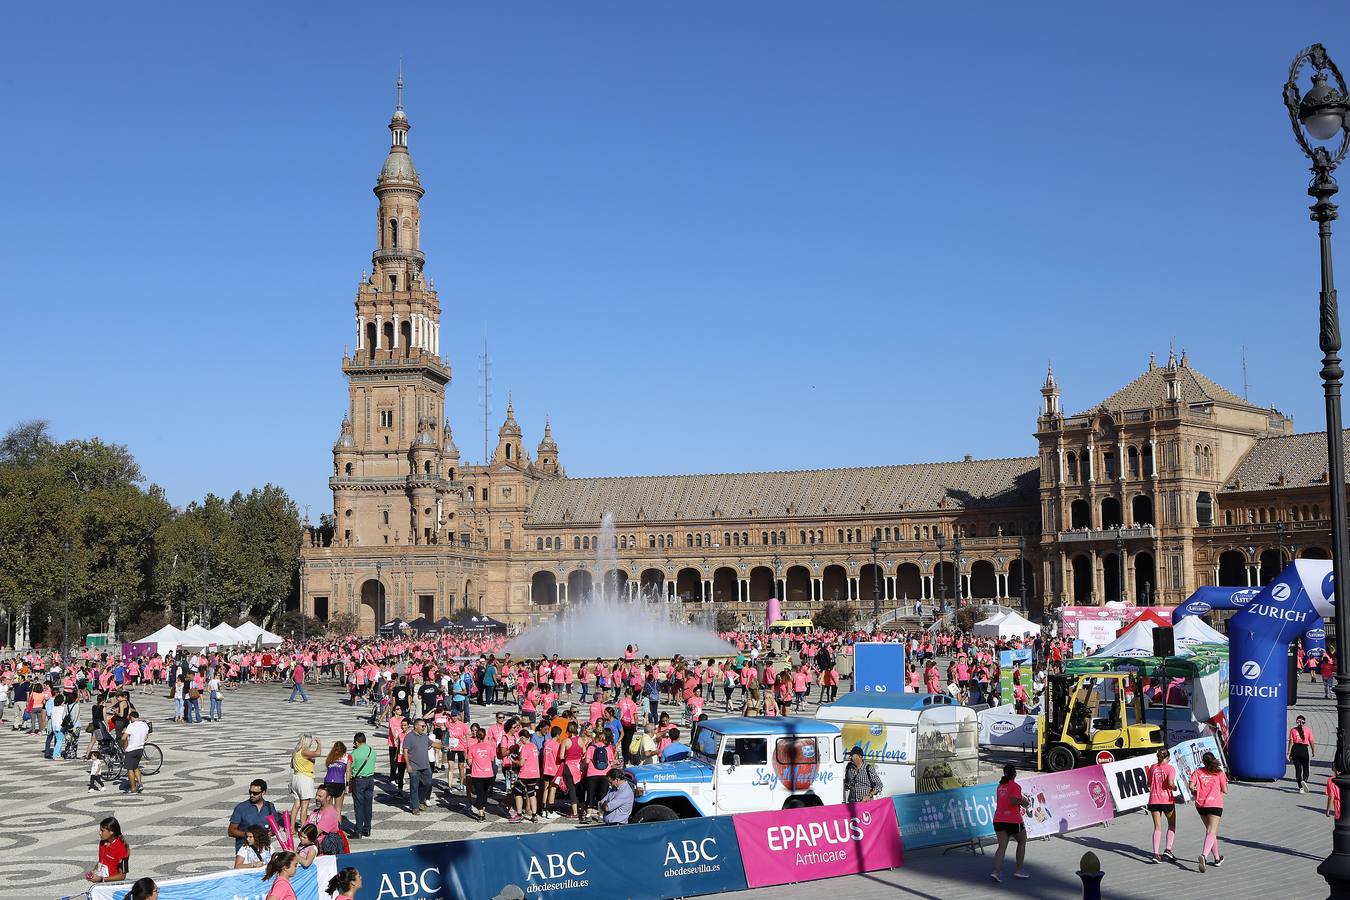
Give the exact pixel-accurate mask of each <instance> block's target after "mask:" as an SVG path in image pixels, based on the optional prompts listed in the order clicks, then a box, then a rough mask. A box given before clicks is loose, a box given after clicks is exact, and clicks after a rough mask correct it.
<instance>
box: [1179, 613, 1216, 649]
mask: <svg viewBox="0 0 1350 900" xmlns="http://www.w3.org/2000/svg"><path fill="white" fill-rule="evenodd" d="M1172 627H1173V629H1174V631H1173V632H1172V635H1173V639H1174V640H1175V642H1176V645H1177V646H1178V647H1187V648H1189V647H1191V646H1192V645H1193V644H1226V643H1228V638H1226V637H1224V636H1223V633H1222V632H1219V631H1215V630H1214V629H1213V628H1211V627H1210V625H1209V623H1208V622H1206V621H1205V620H1204V619H1202V618H1200V617H1199V616H1187V617H1186V618H1184V619H1182V620H1181V621H1180V622H1178V623H1176V625H1174V626H1172Z"/></svg>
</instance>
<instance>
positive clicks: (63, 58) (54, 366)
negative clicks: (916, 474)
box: [0, 2, 1350, 517]
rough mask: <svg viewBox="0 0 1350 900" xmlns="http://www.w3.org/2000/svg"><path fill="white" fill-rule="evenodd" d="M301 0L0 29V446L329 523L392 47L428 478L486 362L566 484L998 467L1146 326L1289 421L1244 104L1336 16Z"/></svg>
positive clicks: (1290, 359) (1134, 9)
mask: <svg viewBox="0 0 1350 900" xmlns="http://www.w3.org/2000/svg"><path fill="white" fill-rule="evenodd" d="M300 6H301V5H300V4H276V3H267V4H246V3H231V4H226V5H224V6H221V5H216V6H202V5H200V4H153V5H143V4H88V5H87V6H85V7H84V8H83V9H81V8H80V7H78V6H76V7H69V6H66V5H60V6H53V5H51V4H21V5H18V6H14V7H12V8H11V9H9V11H8V12H7V15H6V31H7V33H8V34H9V35H10V39H9V40H8V41H7V42H6V48H5V52H4V54H3V55H0V97H3V99H4V109H5V118H6V128H5V129H4V131H5V140H4V141H2V142H0V170H3V171H4V172H5V173H6V177H5V202H4V208H5V213H4V215H3V216H0V260H2V261H3V262H4V266H3V268H4V272H5V276H6V277H5V286H4V288H3V289H0V290H3V296H4V298H5V299H4V309H5V312H6V315H5V325H6V329H5V334H6V338H7V340H6V342H5V344H6V351H7V352H5V353H4V354H3V355H0V375H2V376H3V378H4V383H5V384H6V386H7V389H6V391H5V398H6V399H5V402H4V403H3V405H2V406H0V410H3V415H2V416H0V419H2V420H3V422H0V424H3V425H5V426H7V425H8V424H9V423H11V422H13V421H17V420H19V419H23V418H30V417H44V418H48V419H51V420H52V422H53V426H54V429H55V431H56V433H57V435H58V436H60V437H73V436H81V435H88V434H97V435H100V436H102V437H104V438H106V439H110V440H114V441H118V442H121V443H125V444H127V445H129V446H130V447H131V449H132V450H133V451H134V453H135V454H136V456H137V457H138V459H139V460H140V461H141V463H142V465H143V467H144V469H145V471H146V472H147V474H148V475H149V476H150V477H151V478H152V479H153V480H154V481H156V482H158V483H160V484H162V485H164V486H165V488H166V489H167V490H168V493H169V497H170V499H171V500H173V501H174V502H175V503H179V504H181V503H186V502H187V501H189V500H191V499H193V498H196V497H200V496H201V495H202V494H204V493H205V492H207V491H215V492H218V493H221V492H229V491H232V490H234V489H236V488H248V487H251V486H254V485H259V484H262V483H264V482H267V481H272V482H275V483H278V484H281V485H283V486H284V487H286V488H287V489H288V490H289V491H291V493H292V494H293V496H295V497H296V498H297V500H298V502H300V503H301V504H302V505H305V504H309V505H311V506H312V507H313V509H312V514H313V515H314V516H316V517H317V515H318V513H319V512H321V511H323V510H325V509H327V508H329V507H330V505H331V498H330V495H329V493H328V491H327V488H326V479H327V476H328V472H329V470H330V466H331V454H330V449H331V445H332V442H333V440H334V439H335V437H336V436H337V432H338V424H339V422H340V420H341V417H342V411H343V409H344V406H345V402H346V400H345V398H346V389H345V385H344V382H343V379H342V376H341V372H340V369H339V361H340V357H341V353H342V348H343V346H344V345H346V344H350V343H351V342H352V340H353V337H352V332H353V326H352V315H353V307H352V301H353V296H354V291H355V287H356V282H357V278H358V276H359V273H360V272H361V270H362V269H363V268H367V267H368V266H369V264H370V251H371V249H372V246H373V243H374V225H375V216H374V210H375V200H374V197H373V196H372V194H371V192H370V188H371V185H372V184H373V182H374V179H375V176H376V173H377V172H378V169H379V166H380V163H381V161H382V160H383V157H384V155H385V151H386V149H387V146H388V131H387V130H386V128H385V126H386V123H387V122H388V119H389V114H390V112H391V109H392V105H393V81H394V75H395V70H396V68H397V65H398V59H399V56H400V55H401V56H402V57H403V58H404V60H405V69H406V73H407V79H408V90H407V103H406V105H407V109H408V113H409V115H410V117H411V119H412V122H413V125H414V128H413V132H412V135H411V148H412V153H413V157H414V159H415V160H416V163H417V166H418V168H419V170H420V172H421V174H422V178H423V182H424V184H425V186H426V187H427V196H426V199H425V201H424V203H423V249H424V250H425V251H426V253H427V258H428V271H429V272H430V274H431V275H432V276H433V277H434V278H435V280H436V284H437V287H438V288H439V290H440V296H441V303H442V308H443V310H444V314H445V315H444V319H443V324H442V349H443V350H445V351H446V353H447V354H448V356H449V358H450V362H451V365H452V366H453V368H454V371H455V380H454V382H453V383H452V385H451V387H450V391H449V402H448V414H449V416H450V418H451V421H452V424H453V426H454V428H455V434H456V437H457V439H458V441H459V444H460V447H461V449H462V450H463V451H464V454H465V458H466V460H476V459H477V458H479V457H480V456H481V454H482V450H481V446H482V426H481V414H480V411H479V408H478V389H477V384H478V379H479V375H478V363H477V361H476V356H477V354H478V353H479V352H480V351H481V347H482V343H483V335H484V332H485V331H486V333H487V335H488V340H489V344H490V349H491V354H492V356H493V360H494V363H493V375H494V380H495V392H496V400H495V411H494V414H493V425H492V428H493V433H494V435H495V430H496V426H497V424H498V423H499V422H500V420H501V417H502V413H503V412H504V410H505V405H506V394H507V391H508V390H510V391H512V392H513V393H514V396H515V403H516V413H517V417H518V419H519V420H520V422H521V425H522V426H523V427H524V429H525V432H526V440H527V443H528V445H529V446H530V447H533V446H534V444H535V443H537V441H538V439H539V436H540V432H541V430H542V427H543V422H544V415H545V413H546V412H547V413H549V414H551V416H552V419H553V425H554V433H555V435H556V437H557V439H558V442H559V444H560V446H561V452H562V459H563V463H564V465H565V466H566V467H567V469H568V471H569V473H570V474H572V475H575V476H583V475H606V474H608V475H615V474H634V473H680V472H713V471H736V470H754V469H784V468H806V467H826V466H846V465H872V464H883V463H893V462H920V461H930V460H942V459H953V458H959V457H960V456H961V455H962V454H964V453H972V454H975V455H977V456H1014V455H1017V456H1020V455H1029V454H1031V453H1033V452H1034V443H1033V439H1032V437H1031V431H1032V430H1033V428H1034V422H1035V416H1036V411H1037V405H1038V402H1039V399H1040V397H1039V394H1038V389H1039V387H1040V384H1041V380H1042V378H1043V376H1044V371H1045V363H1046V358H1047V356H1050V355H1052V354H1053V356H1054V363H1055V370H1056V373H1057V374H1058V375H1059V378H1060V382H1061V384H1062V385H1063V388H1064V395H1065V403H1066V406H1068V407H1069V408H1070V409H1071V410H1073V411H1076V410H1078V409H1081V408H1083V407H1086V406H1088V405H1090V404H1092V403H1095V402H1096V401H1098V400H1100V399H1101V398H1103V397H1105V396H1106V395H1108V394H1109V393H1110V392H1112V391H1113V390H1115V389H1116V388H1117V387H1119V386H1120V385H1122V384H1124V383H1125V382H1127V381H1128V380H1130V379H1131V378H1132V377H1134V376H1135V375H1137V374H1138V373H1139V372H1140V371H1142V370H1143V368H1144V367H1145V365H1146V363H1147V360H1148V354H1149V352H1150V351H1151V350H1156V351H1158V352H1159V355H1160V356H1162V357H1165V355H1166V351H1167V346H1168V341H1169V339H1171V338H1172V337H1175V338H1176V340H1177V345H1178V347H1182V346H1184V347H1185V348H1186V349H1187V350H1189V352H1190V357H1191V361H1192V364H1193V365H1194V366H1195V367H1196V368H1198V369H1200V370H1201V371H1203V372H1205V373H1206V374H1208V375H1210V376H1211V377H1213V378H1215V379H1216V380H1218V381H1220V382H1221V383H1223V384H1225V385H1227V386H1229V387H1230V388H1232V389H1233V390H1236V391H1238V392H1241V390H1242V370H1241V357H1240V347H1241V345H1243V344H1244V343H1245V344H1246V345H1247V346H1248V360H1249V367H1250V382H1251V399H1252V400H1253V401H1255V402H1258V403H1263V404H1276V405H1278V406H1279V407H1280V408H1281V409H1283V410H1285V411H1287V412H1290V413H1292V414H1293V415H1294V416H1295V421H1296V424H1297V425H1298V427H1299V429H1300V430H1305V431H1307V430H1317V429H1319V428H1321V427H1322V407H1321V392H1320V382H1319V381H1318V378H1317V370H1318V367H1319V354H1318V351H1317V347H1316V325H1317V322H1316V290H1317V269H1316V267H1317V242H1316V235H1315V227H1314V225H1313V224H1312V223H1311V222H1309V221H1308V218H1307V213H1306V210H1305V206H1306V205H1307V202H1308V201H1307V199H1306V197H1305V196H1304V194H1303V191H1304V187H1305V183H1306V177H1307V176H1306V171H1305V163H1304V160H1303V157H1302V156H1301V155H1300V153H1299V151H1298V149H1297V147H1296V146H1295V145H1294V143H1293V140H1292V137H1291V135H1290V132H1289V127H1288V122H1287V119H1286V116H1285V112H1284V108H1283V106H1282V104H1281V101H1280V88H1281V85H1282V83H1283V81H1284V78H1285V73H1286V70H1287V67H1288V64H1289V61H1290V60H1291V59H1292V57H1293V55H1294V54H1295V53H1296V52H1297V51H1298V50H1299V49H1300V48H1302V47H1303V46H1305V45H1306V44H1308V43H1310V42H1312V41H1314V40H1321V41H1323V42H1324V43H1326V44H1327V45H1328V47H1329V49H1330V50H1331V52H1332V54H1333V56H1337V55H1338V56H1339V59H1340V61H1341V64H1342V67H1350V28H1347V27H1346V26H1347V23H1348V22H1350V19H1347V18H1345V17H1344V16H1339V17H1338V16H1334V15H1328V14H1322V15H1310V14H1309V11H1308V10H1303V11H1302V12H1300V11H1297V10H1290V11H1281V10H1280V9H1279V8H1278V7H1277V6H1276V5H1273V4H1257V3H1245V4H1234V3H1206V4H1201V3H1184V4H1182V3H1143V4H1108V5H1105V6H1104V5H1102V4H1084V3H1081V2H1078V3H1065V4H1056V5H1054V6H1053V7H1052V6H1051V5H1049V4H1041V3H1034V4H1022V3H1019V4H1008V3H984V4H978V3H977V4H959V5H952V4H920V3H897V2H876V3H867V2H848V3H823V2H821V3H813V4H807V3H798V2H762V3H751V2H741V3H721V2H691V3H679V4H645V3H643V4H640V3H631V2H619V3H588V2H578V3H567V4H545V3H538V4H505V3H480V4H476V5H474V6H466V5H462V4H455V5H453V6H452V5H450V4H428V5H425V6H422V5H419V4H415V3H405V4H400V5H398V6H395V7H380V6H378V5H370V4H355V3H324V4H318V3H315V4H309V5H306V6H305V7H304V8H300ZM1328 9H1329V8H1328ZM1323 12H1324V13H1325V12H1326V10H1323ZM1309 23H1313V24H1312V25H1310V24H1309ZM1345 202H1347V203H1350V200H1346V201H1345ZM1338 224H1339V225H1340V227H1341V235H1340V237H1339V245H1340V247H1341V249H1342V254H1341V257H1342V258H1345V255H1344V248H1345V247H1346V245H1347V241H1350V233H1347V227H1350V226H1347V225H1346V224H1345V223H1344V220H1343V221H1342V223H1338ZM1343 270H1344V271H1345V272H1346V273H1347V274H1346V277H1347V278H1350V267H1344V266H1343Z"/></svg>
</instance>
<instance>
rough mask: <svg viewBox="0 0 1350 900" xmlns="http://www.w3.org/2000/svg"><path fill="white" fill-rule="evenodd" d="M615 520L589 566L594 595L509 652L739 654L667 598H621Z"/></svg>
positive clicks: (607, 519)
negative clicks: (616, 575)
mask: <svg viewBox="0 0 1350 900" xmlns="http://www.w3.org/2000/svg"><path fill="white" fill-rule="evenodd" d="M614 550H615V540H614V516H613V515H612V514H610V513H605V515H604V517H603V518H601V520H600V539H599V541H598V542H597V545H596V550H595V559H594V561H593V562H592V564H591V589H590V592H589V594H588V595H586V596H582V597H575V598H574V597H571V596H569V597H568V598H567V600H568V603H567V605H566V608H565V609H563V610H562V611H561V612H560V613H559V615H558V616H557V617H556V618H554V619H552V620H550V621H548V622H546V623H544V624H541V625H536V626H534V627H532V628H530V629H529V630H528V631H525V632H524V633H523V634H521V635H520V636H519V637H517V638H515V639H514V640H512V641H511V642H510V643H508V644H507V645H506V647H505V649H506V650H508V651H510V653H511V655H512V656H517V657H520V656H525V657H532V656H544V655H551V654H554V653H556V654H558V655H559V656H561V657H566V658H568V659H594V658H595V657H597V656H598V657H601V658H603V659H617V658H619V657H621V656H623V652H624V648H626V647H627V646H628V645H629V644H633V645H634V646H635V647H637V648H638V651H639V654H641V655H646V656H652V657H670V656H674V655H675V654H676V653H680V654H683V655H684V656H686V657H691V658H692V657H699V656H701V657H708V656H727V655H730V654H734V653H735V652H736V648H735V647H732V646H731V645H730V644H728V643H727V642H726V641H723V640H722V639H721V638H719V637H718V636H717V634H716V633H715V631H714V630H713V626H712V623H711V622H708V621H705V622H704V623H703V626H702V627H699V626H695V625H690V624H688V623H686V622H685V621H684V618H685V614H684V608H683V606H682V604H681V603H680V602H679V601H675V602H667V601H666V600H665V598H664V596H661V597H652V596H650V595H648V596H647V597H646V598H645V599H642V598H640V599H638V600H630V599H628V597H627V596H620V594H621V593H623V594H625V595H626V594H627V591H626V590H624V591H622V592H621V591H620V589H619V587H618V584H617V583H616V581H615V580H614V579H612V578H609V577H607V576H608V575H609V573H610V572H612V571H613V570H614V569H616V568H618V560H617V558H616V555H615V552H614Z"/></svg>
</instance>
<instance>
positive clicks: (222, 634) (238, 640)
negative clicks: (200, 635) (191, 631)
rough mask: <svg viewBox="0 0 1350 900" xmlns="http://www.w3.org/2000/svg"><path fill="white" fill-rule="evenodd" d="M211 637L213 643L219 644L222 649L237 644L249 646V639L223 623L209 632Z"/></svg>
mask: <svg viewBox="0 0 1350 900" xmlns="http://www.w3.org/2000/svg"><path fill="white" fill-rule="evenodd" d="M207 634H209V635H210V636H211V639H212V643H215V644H219V645H220V646H222V647H231V646H234V645H235V644H247V643H249V639H248V638H246V637H244V636H243V635H242V634H240V633H239V632H237V631H235V630H234V629H233V628H231V627H230V626H229V625H228V624H226V623H225V622H221V623H220V624H219V625H217V626H216V627H215V628H212V629H211V630H210V631H208V632H207Z"/></svg>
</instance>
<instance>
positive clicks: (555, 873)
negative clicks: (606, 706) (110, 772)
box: [89, 736, 1223, 900]
mask: <svg viewBox="0 0 1350 900" xmlns="http://www.w3.org/2000/svg"><path fill="white" fill-rule="evenodd" d="M1206 751H1208V752H1211V753H1214V754H1215V755H1216V756H1219V757H1220V759H1222V758H1223V757H1222V753H1221V751H1220V749H1219V744H1218V741H1217V740H1216V739H1215V738H1214V737H1212V736H1210V737H1204V738H1196V739H1193V740H1188V741H1183V742H1182V743H1180V744H1178V745H1176V746H1175V747H1173V748H1172V762H1173V764H1174V765H1176V767H1177V781H1178V783H1181V782H1184V781H1186V780H1187V779H1188V778H1189V776H1190V774H1191V772H1192V771H1194V769H1196V768H1198V767H1199V765H1200V762H1199V761H1200V758H1201V756H1202V755H1203V754H1204V753H1205V752H1206ZM1153 761H1154V760H1153V758H1152V757H1151V756H1150V757H1143V758H1139V759H1130V760H1122V761H1117V762H1111V763H1107V764H1105V765H1094V766H1085V767H1083V768H1079V769H1070V770H1068V771H1066V772H1046V773H1041V774H1036V775H1029V776H1026V777H1022V778H1019V779H1018V783H1019V784H1020V785H1021V786H1022V791H1023V794H1024V795H1025V796H1026V797H1028V798H1030V799H1031V800H1032V805H1031V807H1030V809H1029V810H1028V811H1027V814H1026V819H1025V822H1026V828H1027V834H1028V836H1029V837H1043V836H1047V835H1052V834H1064V833H1066V832H1069V831H1074V830H1076V829H1079V828H1086V827H1087V826H1089V825H1097V824H1101V823H1103V822H1107V821H1110V820H1111V819H1112V818H1113V817H1114V816H1115V815H1117V814H1118V813H1124V812H1129V811H1131V810H1133V809H1136V808H1138V807H1139V806H1140V805H1142V804H1143V803H1144V802H1147V795H1148V789H1147V782H1146V780H1144V779H1143V776H1142V772H1143V768H1144V767H1145V766H1147V765H1149V764H1151V763H1152V762H1153ZM995 789H996V786H995V785H993V784H980V785H975V786H974V787H965V788H955V789H952V790H946V791H934V792H932V793H926V794H906V795H904V796H899V797H890V798H886V799H882V800H871V801H867V802H864V803H841V804H835V805H831V806H817V807H803V808H798V809H785V810H773V811H768V812H752V813H740V814H736V815H730V816H717V817H713V818H704V819H683V820H678V821H673V822H667V823H662V824H644V825H620V826H607V827H596V828H579V829H573V830H570V831H548V832H539V833H535V834H521V835H505V836H501V837H492V838H481V839H476V840H467V841H447V842H444V843H438V844H418V845H415V846H411V847H400V848H396V849H390V850H367V851H362V852H359V853H346V854H342V855H340V856H337V857H319V859H318V861H317V862H316V863H315V866H314V868H312V869H309V870H302V871H301V873H300V875H299V876H298V878H297V883H296V884H295V888H296V894H297V896H298V897H299V898H300V900H327V895H326V894H324V893H323V892H322V886H323V885H325V884H326V883H327V881H328V878H329V877H330V876H331V875H332V874H333V873H334V872H335V871H337V870H338V869H342V868H346V867H348V866H353V867H355V868H357V869H358V870H360V872H361V880H362V882H363V883H364V884H365V887H364V888H363V891H362V893H363V895H364V894H365V893H367V892H369V894H370V895H371V896H373V897H376V898H378V900H489V898H496V897H502V898H509V897H520V896H524V897H527V898H533V897H556V898H569V897H612V898H624V897H626V898H633V900H638V898H641V900H668V898H672V897H693V896H698V895H702V894H714V893H720V892H724V891H741V890H746V889H747V888H756V887H764V886H767V885H776V884H787V883H790V882H800V881H814V880H817V879H822V878H834V877H837V876H840V875H853V874H858V873H861V872H871V871H876V870H879V869H893V868H898V867H900V866H902V865H904V853H905V851H906V850H911V851H912V850H920V849H923V848H925V847H938V846H948V845H952V844H961V843H966V842H969V841H978V840H981V839H983V838H986V837H990V836H992V835H993V833H994V794H995ZM1185 796H1186V794H1185V789H1184V788H1183V797H1185ZM1141 798H1142V799H1141ZM513 886H514V890H513V889H512V888H513ZM126 890H127V887H126V886H120V887H117V886H104V885H98V886H95V887H94V888H92V889H91V890H90V892H89V896H90V897H91V898H92V900H123V898H124V896H125V893H126ZM266 893H267V886H266V885H264V884H262V883H261V880H260V877H259V873H258V872H256V871H254V872H234V871H231V872H225V873H221V874H219V875H214V876H211V875H206V876H196V877H193V878H183V879H171V880H166V881H164V882H163V883H161V884H160V894H159V896H160V898H161V900H254V898H257V900H262V898H263V897H264V896H265V895H266Z"/></svg>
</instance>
